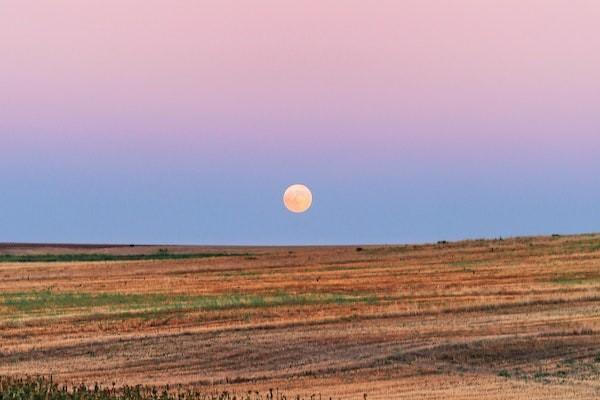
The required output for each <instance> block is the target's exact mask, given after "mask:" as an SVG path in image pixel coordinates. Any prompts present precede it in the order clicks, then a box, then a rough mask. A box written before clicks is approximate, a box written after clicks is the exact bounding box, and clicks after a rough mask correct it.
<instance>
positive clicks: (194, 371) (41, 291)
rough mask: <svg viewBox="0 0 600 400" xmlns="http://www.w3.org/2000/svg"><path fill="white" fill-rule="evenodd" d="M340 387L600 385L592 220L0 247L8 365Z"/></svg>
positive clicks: (64, 372)
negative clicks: (424, 237)
mask: <svg viewBox="0 0 600 400" xmlns="http://www.w3.org/2000/svg"><path fill="white" fill-rule="evenodd" d="M32 374H33V375H37V374H40V375H46V376H49V375H52V376H53V379H54V380H55V381H57V382H64V383H79V382H86V383H89V384H92V385H93V384H94V383H95V382H98V383H101V384H103V385H108V386H112V384H113V382H114V383H115V384H116V385H117V386H118V385H124V384H129V385H136V384H143V385H159V386H164V385H167V384H168V385H171V387H173V386H174V385H179V384H181V385H184V386H185V387H188V388H190V387H192V388H194V390H200V391H204V392H207V393H209V392H218V391H223V390H228V391H235V392H239V393H246V392H247V391H248V390H252V391H255V390H256V391H260V392H261V393H263V392H264V393H268V391H269V389H270V388H273V389H276V390H278V392H285V393H287V394H288V398H291V396H292V395H301V396H303V397H306V398H310V396H311V395H312V394H316V397H317V398H318V397H319V394H321V396H322V397H323V398H329V397H333V398H335V399H338V398H342V399H363V398H364V394H367V398H368V399H391V398H398V399H598V398H600V235H579V236H557V235H555V236H552V237H530V238H514V239H504V240H501V239H497V240H471V241H462V242H454V243H445V242H441V243H437V244H429V245H403V246H362V247H356V246H352V247H290V248H287V247H285V248H284V247H270V248H269V247H256V248H254V247H177V246H68V245H62V246H50V245H8V244H7V245H0V375H4V376H16V377H20V376H25V375H32Z"/></svg>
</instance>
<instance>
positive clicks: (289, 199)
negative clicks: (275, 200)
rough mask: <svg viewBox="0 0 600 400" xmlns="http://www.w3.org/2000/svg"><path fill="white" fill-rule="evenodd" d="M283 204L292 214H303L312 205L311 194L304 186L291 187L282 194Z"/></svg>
mask: <svg viewBox="0 0 600 400" xmlns="http://www.w3.org/2000/svg"><path fill="white" fill-rule="evenodd" d="M283 204H285V207H286V208H287V209H288V210H290V211H291V212H293V213H303V212H305V211H306V210H308V209H309V208H310V206H311V204H312V193H311V192H310V189H308V188H307V187H306V186H304V185H300V184H297V185H292V186H290V187H289V188H287V189H286V191H285V193H284V194H283Z"/></svg>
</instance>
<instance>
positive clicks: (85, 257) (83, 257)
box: [0, 251, 248, 263]
mask: <svg viewBox="0 0 600 400" xmlns="http://www.w3.org/2000/svg"><path fill="white" fill-rule="evenodd" d="M230 256H248V254H237V253H170V252H167V251H159V252H157V253H152V254H101V253H90V254H85V253H81V254H77V253H73V254H18V255H15V254H0V262H5V263H6V262H14V263H33V262H91V261H138V260H184V259H194V258H209V257H230Z"/></svg>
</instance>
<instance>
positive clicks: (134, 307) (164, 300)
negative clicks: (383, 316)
mask: <svg viewBox="0 0 600 400" xmlns="http://www.w3.org/2000/svg"><path fill="white" fill-rule="evenodd" d="M0 301H1V302H2V304H3V305H4V306H5V307H7V308H8V309H9V312H11V313H19V314H21V315H28V314H36V315H60V314H64V313H66V312H69V311H81V310H84V311H89V313H90V314H92V315H94V314H97V313H98V312H99V311H98V309H104V310H108V311H109V312H111V313H119V312H121V313H122V312H123V311H128V312H133V314H134V315H135V314H139V313H149V314H150V315H151V314H155V313H156V314H162V313H164V312H175V311H193V310H224V309H236V308H263V307H277V306H293V305H310V304H348V303H366V304H376V303H377V302H378V299H377V297H376V296H374V295H370V294H340V293H299V294H296V293H287V292H284V291H278V292H274V293H265V294H244V293H228V294H221V295H206V296H190V295H174V296H170V295H166V294H158V293H155V294H123V293H74V292H54V291H32V292H15V293H0Z"/></svg>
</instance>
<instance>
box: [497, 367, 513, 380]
mask: <svg viewBox="0 0 600 400" xmlns="http://www.w3.org/2000/svg"><path fill="white" fill-rule="evenodd" d="M498 376H501V377H503V378H510V377H511V376H512V375H511V373H510V372H508V371H507V370H505V369H503V370H501V371H500V372H498Z"/></svg>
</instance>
